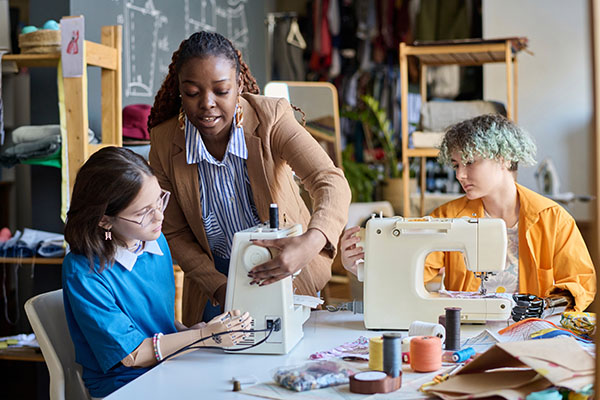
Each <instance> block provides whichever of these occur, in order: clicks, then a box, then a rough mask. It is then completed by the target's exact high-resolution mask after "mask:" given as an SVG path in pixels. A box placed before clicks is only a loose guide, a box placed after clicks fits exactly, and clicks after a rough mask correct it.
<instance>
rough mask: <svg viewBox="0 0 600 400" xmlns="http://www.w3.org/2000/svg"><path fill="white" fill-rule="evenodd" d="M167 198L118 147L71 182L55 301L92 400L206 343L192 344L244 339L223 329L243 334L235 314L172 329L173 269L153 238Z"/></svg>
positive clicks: (163, 246)
mask: <svg viewBox="0 0 600 400" xmlns="http://www.w3.org/2000/svg"><path fill="white" fill-rule="evenodd" d="M169 195H170V194H169V192H167V191H164V190H161V188H160V186H159V184H158V181H157V179H156V177H155V176H154V174H153V172H152V169H151V168H150V166H149V165H148V163H146V161H145V160H144V159H143V158H142V157H141V156H139V155H137V154H135V153H134V152H132V151H130V150H128V149H125V148H119V147H106V148H103V149H101V150H99V151H98V152H96V153H94V154H93V155H92V156H91V157H90V159H89V160H88V161H87V162H86V163H85V164H84V165H83V166H82V167H81V169H80V170H79V172H78V174H77V178H76V180H75V186H74V187H73V195H72V199H71V205H70V209H69V212H68V214H67V223H66V225H65V239H66V241H67V242H68V243H69V246H70V250H71V252H70V253H69V254H68V255H67V256H66V257H65V260H64V262H63V274H62V280H63V295H64V304H65V312H66V317H67V323H68V325H69V331H70V333H71V338H72V340H73V344H74V346H75V352H76V360H77V362H78V363H79V364H81V365H82V367H83V380H84V382H85V384H86V387H87V388H88V390H89V393H90V395H91V396H92V397H104V396H107V395H109V394H110V393H112V392H113V391H114V390H116V389H118V388H119V387H121V386H123V385H125V384H126V383H128V382H130V381H132V380H133V379H135V378H136V377H138V376H140V375H141V374H143V373H144V372H146V371H147V370H148V369H149V368H150V367H152V366H154V365H156V364H157V363H158V362H160V361H161V360H162V359H164V358H166V357H168V356H169V355H171V354H173V353H175V352H177V351H178V350H180V349H182V348H183V347H185V346H187V345H190V344H192V343H194V342H196V341H198V340H199V339H202V338H207V339H205V340H203V341H201V342H199V345H201V346H219V347H228V346H232V345H234V344H236V343H238V342H239V341H240V340H243V338H244V335H243V334H242V333H239V332H237V333H236V332H232V331H240V330H244V329H247V328H249V326H250V323H251V320H252V319H251V318H250V317H249V315H248V314H247V313H246V314H244V315H241V313H240V312H238V311H235V312H231V313H226V314H221V315H219V316H217V317H215V319H213V320H211V321H210V322H208V323H199V324H196V325H194V326H191V327H189V328H188V327H186V326H184V325H183V324H181V323H180V322H179V321H175V318H174V296H175V283H174V279H173V263H172V260H171V253H170V251H169V247H168V246H167V242H166V240H165V238H164V236H163V235H162V233H161V227H162V222H163V211H164V209H165V207H166V205H167V202H168V201H169ZM224 332H225V333H224ZM215 334H218V335H215Z"/></svg>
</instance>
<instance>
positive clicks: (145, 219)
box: [117, 190, 171, 228]
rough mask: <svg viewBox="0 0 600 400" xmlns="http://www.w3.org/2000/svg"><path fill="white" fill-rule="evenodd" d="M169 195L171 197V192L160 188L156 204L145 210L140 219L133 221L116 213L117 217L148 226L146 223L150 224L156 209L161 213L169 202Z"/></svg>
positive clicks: (143, 226)
mask: <svg viewBox="0 0 600 400" xmlns="http://www.w3.org/2000/svg"><path fill="white" fill-rule="evenodd" d="M169 197H171V192H168V191H166V190H161V194H160V197H159V199H158V202H157V203H156V206H155V207H152V208H151V209H149V210H148V211H146V212H145V213H144V215H142V219H141V220H139V221H134V220H132V219H127V218H123V217H120V216H118V215H117V218H119V219H122V220H123V221H127V222H132V223H134V224H138V225H139V226H141V227H142V228H145V227H146V226H148V224H150V223H151V222H152V221H154V215H155V213H156V211H160V212H161V213H163V212H164V211H165V209H166V208H167V204H169Z"/></svg>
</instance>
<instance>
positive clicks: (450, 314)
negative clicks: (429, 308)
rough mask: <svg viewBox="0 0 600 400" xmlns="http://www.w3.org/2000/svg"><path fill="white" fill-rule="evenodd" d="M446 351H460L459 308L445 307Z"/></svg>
mask: <svg viewBox="0 0 600 400" xmlns="http://www.w3.org/2000/svg"><path fill="white" fill-rule="evenodd" d="M445 310H446V347H445V349H446V350H460V307H446V308H445Z"/></svg>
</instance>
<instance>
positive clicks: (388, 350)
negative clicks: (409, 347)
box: [383, 332, 402, 378]
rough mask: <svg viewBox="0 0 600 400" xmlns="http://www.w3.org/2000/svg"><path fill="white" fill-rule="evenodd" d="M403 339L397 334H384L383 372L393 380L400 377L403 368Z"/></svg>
mask: <svg viewBox="0 0 600 400" xmlns="http://www.w3.org/2000/svg"><path fill="white" fill-rule="evenodd" d="M401 339H402V336H401V335H400V333H397V332H392V333H384V334H383V372H385V373H386V374H387V375H388V376H391V377H392V378H396V377H397V376H399V375H400V370H401V368H402V364H401V363H402V358H401V356H402V347H401Z"/></svg>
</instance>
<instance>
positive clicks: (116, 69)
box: [2, 25, 122, 191]
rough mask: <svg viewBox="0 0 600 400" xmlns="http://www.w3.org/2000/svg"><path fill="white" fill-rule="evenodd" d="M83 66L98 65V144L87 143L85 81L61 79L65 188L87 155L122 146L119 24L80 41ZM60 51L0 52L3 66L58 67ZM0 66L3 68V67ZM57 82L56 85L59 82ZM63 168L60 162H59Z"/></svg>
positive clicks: (120, 34)
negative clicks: (97, 36) (98, 37)
mask: <svg viewBox="0 0 600 400" xmlns="http://www.w3.org/2000/svg"><path fill="white" fill-rule="evenodd" d="M84 43H85V44H84V46H85V51H84V55H85V57H83V68H84V70H85V68H86V67H88V66H94V67H100V68H101V85H102V93H101V107H102V143H100V144H89V143H88V134H87V133H88V127H89V126H88V125H89V123H88V109H87V103H88V101H87V97H88V90H87V80H86V79H85V77H83V76H80V77H73V78H62V77H61V79H62V86H63V88H64V104H65V121H64V124H65V126H66V139H67V140H66V146H65V143H63V151H65V149H68V150H66V154H65V153H63V157H64V158H65V159H66V160H67V163H66V164H67V165H68V170H67V172H68V184H69V191H70V190H71V189H72V188H73V184H74V183H75V176H76V173H77V170H78V169H79V167H81V165H83V163H84V162H85V161H86V160H87V158H88V157H89V156H90V155H91V154H93V153H94V152H96V151H97V150H99V149H100V148H102V147H105V146H122V110H121V109H122V100H121V91H122V83H121V80H122V76H121V52H122V28H121V26H119V25H115V26H103V27H102V30H101V43H96V42H92V41H89V40H84ZM60 60H61V53H60V52H52V53H44V54H4V55H3V56H2V64H3V66H10V65H11V64H12V65H15V64H16V66H17V67H19V68H20V67H30V68H37V67H54V68H56V67H58V65H59V63H60ZM5 68H6V67H5ZM5 68H3V70H4V69H5ZM59 85H60V84H59ZM63 167H64V163H63Z"/></svg>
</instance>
